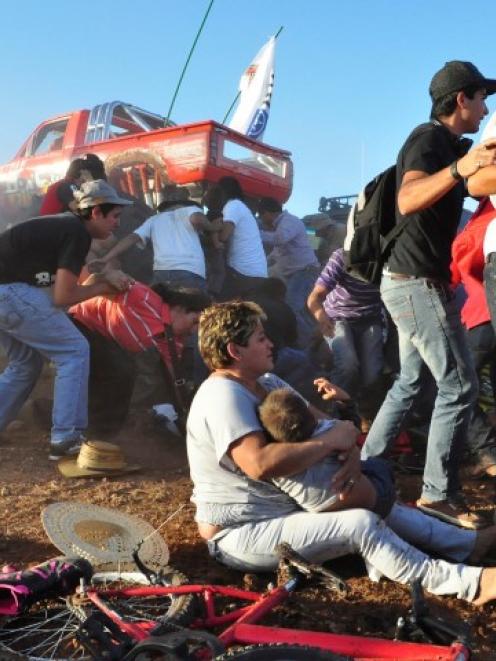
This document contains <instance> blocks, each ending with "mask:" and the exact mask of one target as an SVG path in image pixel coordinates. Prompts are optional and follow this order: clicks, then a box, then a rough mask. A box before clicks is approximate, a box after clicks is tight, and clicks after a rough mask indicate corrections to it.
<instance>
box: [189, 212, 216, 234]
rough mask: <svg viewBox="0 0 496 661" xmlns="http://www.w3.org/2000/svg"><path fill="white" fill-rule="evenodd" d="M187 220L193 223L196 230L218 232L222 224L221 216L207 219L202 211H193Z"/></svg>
mask: <svg viewBox="0 0 496 661" xmlns="http://www.w3.org/2000/svg"><path fill="white" fill-rule="evenodd" d="M189 222H190V223H191V224H192V225H193V227H194V228H195V230H196V231H197V232H199V231H203V232H220V230H221V229H222V226H223V224H224V222H223V220H222V216H219V217H218V218H215V219H214V220H209V219H208V218H207V217H206V215H205V214H204V213H201V212H200V211H195V212H194V213H192V214H191V216H190V217H189Z"/></svg>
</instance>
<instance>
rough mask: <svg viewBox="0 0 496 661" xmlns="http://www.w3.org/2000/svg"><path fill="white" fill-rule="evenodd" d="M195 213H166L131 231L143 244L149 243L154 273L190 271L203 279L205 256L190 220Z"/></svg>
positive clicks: (192, 209) (188, 209)
mask: <svg viewBox="0 0 496 661" xmlns="http://www.w3.org/2000/svg"><path fill="white" fill-rule="evenodd" d="M198 210H199V209H198V207H196V206H194V205H191V206H187V207H179V208H178V209H172V210H171V211H165V212H164V213H159V214H157V215H156V216H151V217H150V218H148V219H147V220H145V222H144V223H143V225H141V226H140V227H138V228H137V229H135V230H134V234H137V235H138V236H139V237H140V239H141V241H142V242H143V243H146V241H151V242H152V246H153V270H154V271H189V272H190V273H195V274H196V275H200V276H201V277H202V278H204V277H205V256H204V254H203V249H202V247H201V243H200V239H199V237H198V233H197V232H196V230H195V228H194V227H193V225H192V224H191V222H190V220H189V218H190V216H191V214H193V213H195V212H196V211H198Z"/></svg>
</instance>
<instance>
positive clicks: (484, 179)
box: [468, 165, 496, 197]
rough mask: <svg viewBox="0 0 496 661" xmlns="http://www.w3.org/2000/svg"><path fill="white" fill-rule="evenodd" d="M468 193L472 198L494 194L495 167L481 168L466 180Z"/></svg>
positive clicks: (495, 182)
mask: <svg viewBox="0 0 496 661" xmlns="http://www.w3.org/2000/svg"><path fill="white" fill-rule="evenodd" d="M468 192H469V193H470V195H473V196H474V197H482V196H484V195H493V194H495V193H496V165H488V166H487V167H485V168H481V169H480V170H479V171H478V172H476V173H475V174H473V175H472V176H471V177H469V179H468Z"/></svg>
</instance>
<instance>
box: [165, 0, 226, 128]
mask: <svg viewBox="0 0 496 661" xmlns="http://www.w3.org/2000/svg"><path fill="white" fill-rule="evenodd" d="M213 4H214V0H210V3H209V5H208V8H207V11H206V12H205V16H204V17H203V20H202V22H201V25H200V28H199V30H198V32H197V33H196V37H195V40H194V41H193V45H192V46H191V48H190V51H189V54H188V57H187V58H186V62H185V64H184V67H183V70H182V72H181V75H180V77H179V82H178V83H177V87H176V90H175V92H174V96H173V97H172V101H171V104H170V106H169V110H168V112H167V117H166V119H165V126H167V124H168V123H169V119H170V116H171V112H172V108H173V107H174V103H175V102H176V97H177V94H178V92H179V88H180V87H181V83H182V82H183V78H184V74H185V73H186V69H187V68H188V64H189V61H190V60H191V56H192V55H193V51H194V50H195V47H196V44H197V42H198V39H199V38H200V34H201V33H202V30H203V26H204V25H205V23H206V21H207V18H208V15H209V14H210V10H211V9H212V5H213Z"/></svg>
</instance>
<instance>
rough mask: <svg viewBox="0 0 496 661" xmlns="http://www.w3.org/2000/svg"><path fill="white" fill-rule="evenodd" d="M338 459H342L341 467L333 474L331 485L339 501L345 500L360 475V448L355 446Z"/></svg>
mask: <svg viewBox="0 0 496 661" xmlns="http://www.w3.org/2000/svg"><path fill="white" fill-rule="evenodd" d="M340 457H344V459H343V460H342V461H343V465H342V466H341V468H340V469H339V470H338V471H337V472H336V473H335V475H334V477H333V478H332V481H331V484H332V489H333V491H336V492H337V493H338V494H339V500H346V497H347V496H348V495H349V493H350V492H351V491H352V490H353V487H354V486H355V484H357V482H358V481H359V479H360V477H361V475H362V471H361V464H360V448H359V447H358V445H356V444H355V445H354V447H353V448H352V449H351V450H350V451H349V452H348V453H347V454H346V455H344V453H342V454H341V455H340Z"/></svg>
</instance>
